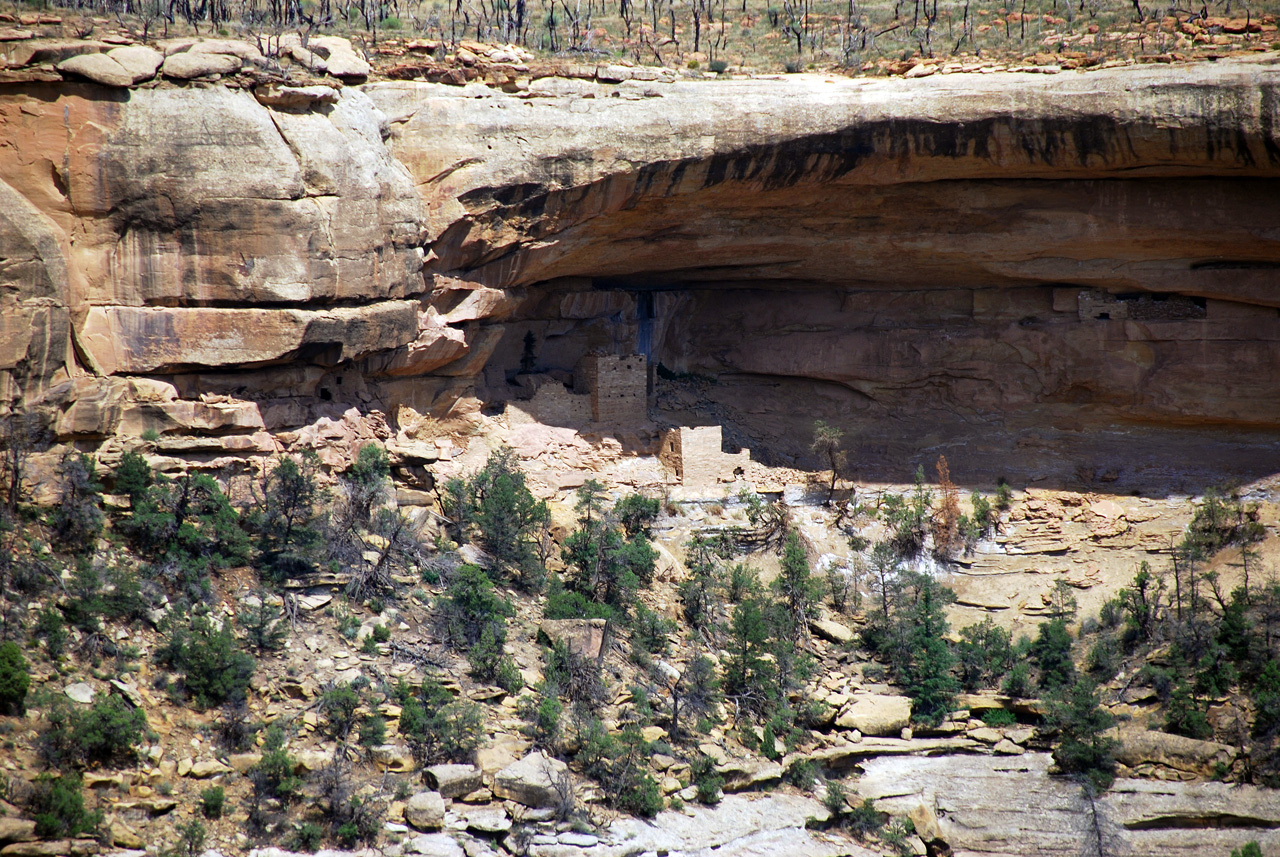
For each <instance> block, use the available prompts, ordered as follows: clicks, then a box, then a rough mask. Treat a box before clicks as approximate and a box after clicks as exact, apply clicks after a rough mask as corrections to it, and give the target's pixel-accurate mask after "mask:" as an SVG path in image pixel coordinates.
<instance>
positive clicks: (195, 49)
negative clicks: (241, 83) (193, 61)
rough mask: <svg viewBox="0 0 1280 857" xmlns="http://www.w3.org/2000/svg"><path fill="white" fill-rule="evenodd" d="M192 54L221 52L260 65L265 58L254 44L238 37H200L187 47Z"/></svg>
mask: <svg viewBox="0 0 1280 857" xmlns="http://www.w3.org/2000/svg"><path fill="white" fill-rule="evenodd" d="M187 51H188V52H189V53H193V54H223V55H225V56H233V57H239V58H240V59H242V60H244V61H245V62H247V63H254V64H257V65H262V64H263V63H264V62H266V59H265V58H264V57H263V56H262V51H260V50H258V48H257V47H256V46H255V45H252V44H250V43H249V42H244V41H241V40H239V39H201V40H199V41H196V42H193V43H192V45H191V47H190V48H188V49H187Z"/></svg>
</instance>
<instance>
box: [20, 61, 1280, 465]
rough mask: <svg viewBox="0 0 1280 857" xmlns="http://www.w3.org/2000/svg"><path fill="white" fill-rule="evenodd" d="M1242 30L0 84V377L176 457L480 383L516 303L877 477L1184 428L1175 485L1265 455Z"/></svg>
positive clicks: (1250, 85) (677, 396) (443, 398)
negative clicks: (921, 57) (819, 59)
mask: <svg viewBox="0 0 1280 857" xmlns="http://www.w3.org/2000/svg"><path fill="white" fill-rule="evenodd" d="M1273 62H1274V58H1273V57H1271V56H1270V55H1264V56H1261V57H1259V58H1257V59H1249V60H1230V61H1223V62H1219V63H1216V64H1203V65H1196V66H1186V67H1155V68H1133V69H1110V70H1104V71H1095V72H1089V73H1084V72H1074V73H1064V74H1058V75H1051V76H1050V75H1036V76H1030V75H1019V74H952V75H945V76H944V75H935V76H933V77H930V78H925V79H920V80H891V81H871V80H847V79H839V78H826V77H822V76H817V75H795V76H787V77H783V78H778V79H757V80H742V81H722V82H696V81H676V82H671V81H665V80H664V81H638V80H631V81H626V82H624V83H621V84H605V83H599V82H595V81H583V80H566V79H561V78H554V77H550V78H541V79H537V80H533V81H532V82H531V83H530V84H529V85H528V87H527V89H525V90H524V91H520V92H515V93H507V92H504V91H502V90H501V89H498V88H489V87H486V86H484V85H482V84H478V83H477V84H471V85H468V86H465V87H457V86H446V85H443V84H430V83H411V82H384V83H372V84H368V85H366V86H365V87H363V88H361V89H352V88H346V89H342V90H340V91H339V90H334V89H327V88H325V87H312V88H311V89H310V91H307V92H303V91H301V90H299V92H298V93H296V94H294V95H293V96H291V97H288V98H281V97H280V95H279V93H278V92H277V91H273V90H270V89H268V88H261V89H260V90H259V92H258V97H257V98H255V96H254V95H253V94H252V93H251V92H249V91H246V90H233V89H228V88H223V87H221V86H218V85H216V84H215V85H213V86H203V87H197V86H185V87H174V86H171V85H164V86H158V87H152V88H143V89H132V90H130V89H125V90H120V89H107V88H103V87H95V86H92V85H87V84H86V85H69V84H61V85H52V84H51V85H43V84H37V83H26V84H21V85H11V86H8V87H6V88H5V89H4V90H3V91H0V147H3V157H0V194H2V195H3V196H4V199H5V203H4V205H3V206H0V256H2V257H3V258H4V259H5V266H4V268H3V271H4V273H3V277H4V281H5V283H6V288H5V290H4V293H3V301H4V311H3V313H2V314H0V317H2V318H3V322H0V324H3V331H4V332H3V336H2V337H0V342H2V343H3V353H0V371H2V372H3V375H2V377H3V390H4V396H5V398H6V399H7V400H9V401H13V400H16V399H17V398H19V397H25V398H26V399H27V400H28V401H36V400H40V401H43V402H45V403H46V404H48V405H52V406H54V407H56V408H57V410H58V413H59V419H58V422H57V425H56V431H57V434H58V436H59V437H60V438H62V439H64V440H84V441H90V442H95V443H96V442H100V441H103V440H106V439H110V438H115V437H120V438H127V437H133V436H136V435H138V434H139V433H140V432H142V431H143V430H145V429H147V428H151V429H155V430H157V431H158V432H160V434H161V438H162V442H161V443H160V445H159V451H160V452H162V453H163V452H168V453H171V454H174V455H177V456H178V457H179V458H181V459H184V460H187V461H195V462H197V463H202V464H204V465H206V466H207V465H211V464H213V463H215V462H222V463H225V462H226V461H228V460H230V461H239V460H243V459H244V457H245V456H246V455H248V456H250V457H251V456H253V455H255V454H262V453H266V452H271V451H274V450H275V449H276V448H277V447H278V446H279V445H281V444H284V445H288V444H291V443H294V442H296V441H297V439H298V437H299V435H298V434H297V432H298V431H299V430H301V429H305V428H306V427H308V426H314V425H315V424H316V421H317V420H320V419H331V420H332V419H338V418H339V417H340V416H341V415H342V413H344V412H345V411H347V410H348V409H350V408H352V407H355V408H357V409H358V411H360V412H362V413H368V412H373V411H377V412H381V413H383V414H385V415H386V426H385V432H384V433H386V434H390V433H392V432H395V431H397V430H401V429H403V428H404V427H405V426H407V425H410V424H414V423H415V420H416V417H415V415H416V414H423V415H428V416H432V417H436V418H440V417H445V416H448V415H454V416H457V415H459V414H465V413H466V412H468V411H471V410H474V409H475V408H476V407H477V406H478V404H479V402H478V400H476V399H475V398H473V397H474V396H475V395H476V394H477V393H478V394H479V396H480V398H481V399H484V400H488V401H501V400H503V399H506V398H511V397H512V396H514V395H516V394H517V391H516V389H515V388H513V387H511V386H509V385H508V383H507V381H508V378H509V376H510V375H511V373H513V372H514V371H515V370H516V369H517V368H518V366H519V360H520V356H521V346H522V342H523V338H524V335H525V333H527V332H532V333H533V334H534V337H535V340H536V341H537V356H538V360H539V368H540V369H561V370H567V369H571V368H572V366H573V364H574V362H575V360H576V359H577V358H578V357H579V356H581V354H582V353H583V352H584V351H585V350H587V349H588V348H591V347H600V346H605V347H610V348H613V349H615V350H616V349H619V348H625V349H633V348H637V347H643V348H645V349H646V350H647V351H648V352H649V356H650V358H651V361H652V362H654V363H661V364H663V365H664V366H665V367H666V368H667V369H669V370H672V371H674V372H689V373H698V374H704V375H710V376H714V377H715V378H717V379H718V381H719V383H718V384H717V385H715V386H713V387H711V388H707V389H703V390H701V391H699V392H697V393H696V394H694V393H691V392H690V391H689V390H684V389H674V390H666V391H665V392H666V393H667V394H669V395H666V397H665V398H663V399H660V404H663V405H664V406H665V407H666V408H667V409H668V410H669V412H670V414H671V415H672V417H673V418H676V419H684V418H689V417H690V416H692V417H693V418H697V416H698V415H699V414H701V415H703V416H706V415H707V414H711V415H713V416H715V417H718V418H719V419H721V420H724V421H727V422H728V423H729V424H730V425H731V427H733V429H734V430H735V431H737V432H738V434H737V436H738V437H741V438H743V439H746V440H750V441H752V443H751V445H752V446H753V447H757V448H761V449H763V450H774V451H775V453H776V455H777V456H779V458H781V459H786V457H787V456H792V455H795V454H797V453H800V452H802V450H803V446H804V442H803V441H804V438H806V437H807V428H808V424H809V423H810V422H811V421H812V419H813V417H814V416H827V417H829V418H834V419H838V420H841V421H842V422H844V423H845V424H847V425H850V426H851V428H853V429H855V430H860V431H862V432H863V441H862V448H861V449H860V450H859V457H860V458H861V459H863V460H865V461H866V462H867V466H868V467H869V468H873V469H874V468H875V467H877V466H880V465H883V467H884V472H885V473H889V472H893V473H895V474H898V475H900V474H901V472H902V469H903V467H904V466H905V463H906V462H910V461H913V460H914V459H913V456H914V455H915V454H916V453H917V452H918V451H919V450H920V449H921V448H925V447H943V448H947V449H948V451H949V455H951V456H953V461H957V460H958V461H959V462H960V466H961V470H960V472H959V474H958V475H959V476H960V477H961V478H962V479H979V478H983V477H986V478H989V477H990V476H992V475H994V474H992V473H991V472H990V469H991V468H994V467H997V466H998V465H999V463H1000V459H1001V458H1002V457H1003V456H1004V453H1005V451H1007V449H1008V446H1009V444H1011V443H1017V444H1020V445H1021V446H1022V448H1023V449H1024V450H1026V452H1027V455H1026V457H1025V461H1024V462H1023V463H1022V464H1020V465H1017V467H1020V468H1021V471H1020V474H1021V475H1023V476H1025V477H1027V478H1035V477H1037V476H1040V477H1043V476H1046V475H1048V476H1051V477H1053V478H1055V479H1058V480H1063V481H1069V480H1070V479H1074V478H1076V477H1077V476H1079V477H1080V478H1082V479H1084V481H1086V482H1088V481H1091V480H1094V479H1105V480H1108V481H1111V482H1114V481H1116V480H1119V481H1120V482H1121V486H1120V487H1125V486H1127V487H1130V488H1133V487H1143V486H1144V485H1148V484H1151V483H1152V482H1153V481H1159V480H1161V479H1162V478H1164V476H1165V475H1167V474H1164V473H1163V471H1162V470H1161V467H1162V465H1161V463H1160V462H1159V461H1158V460H1156V459H1155V458H1153V457H1151V456H1146V455H1145V453H1144V452H1143V450H1146V449H1149V448H1150V447H1151V446H1152V445H1155V444H1157V443H1158V444H1160V445H1163V446H1165V447H1166V448H1168V449H1171V450H1174V451H1175V452H1177V451H1178V450H1180V449H1182V450H1185V449H1190V448H1195V449H1199V450H1201V453H1200V454H1199V455H1198V456H1197V457H1198V459H1199V461H1198V462H1197V463H1198V464H1202V465H1203V467H1202V472H1199V473H1197V472H1194V471H1195V467H1192V468H1191V469H1192V471H1193V472H1192V473H1191V475H1190V476H1189V478H1191V479H1192V480H1193V481H1194V480H1195V479H1196V478H1199V477H1200V476H1203V477H1204V478H1206V479H1207V478H1209V476H1210V474H1211V473H1216V474H1219V475H1221V473H1223V472H1237V475H1243V476H1248V475H1257V474H1258V473H1260V472H1273V471H1274V467H1273V466H1272V465H1273V464H1275V462H1274V461H1272V460H1271V458H1272V457H1273V455H1274V453H1273V452H1270V451H1269V448H1270V446H1269V440H1270V439H1271V437H1272V436H1273V435H1272V434H1271V433H1272V432H1273V431H1274V430H1275V428H1276V427H1277V424H1278V423H1280V400H1277V398H1276V393H1275V390H1274V385H1272V384H1271V383H1270V380H1269V379H1270V377H1271V376H1272V375H1273V374H1274V372H1275V371H1276V361H1277V359H1278V354H1280V352H1278V351H1277V346H1276V338H1277V325H1280V318H1278V315H1277V309H1276V308H1277V307H1278V306H1280V297H1278V295H1280V292H1276V290H1275V289H1274V288H1273V285H1274V282H1275V272H1276V270H1278V269H1280V268H1278V267H1277V266H1280V239H1277V237H1276V236H1277V234H1278V233H1277V229H1278V228H1280V222H1278V218H1280V206H1277V204H1276V200H1277V199H1278V198H1280V194H1278V193H1277V188H1280V184H1277V177H1280V140H1278V138H1277V133H1278V132H1277V130H1276V128H1277V117H1278V114H1280V106H1278V105H1280V100H1278V99H1277V82H1278V81H1280V72H1278V71H1277V70H1276V66H1275V65H1274V64H1273ZM660 392H664V391H660ZM890 417H892V418H895V419H900V420H904V421H905V422H904V423H902V425H903V426H911V425H913V424H915V425H918V426H921V427H920V428H918V429H906V428H904V429H903V430H900V431H894V432H888V433H885V432H881V431H879V430H877V429H876V428H875V427H876V426H878V425H882V424H883V423H882V421H883V420H884V419H886V418H890ZM192 434H196V435H207V436H209V437H208V438H207V439H206V440H205V441H201V442H199V443H194V444H193V443H192V441H191V440H190V438H189V436H190V435H192ZM873 435H874V436H873ZM301 436H303V437H305V436H307V434H306V432H303V433H302V435H301ZM181 438H185V439H181ZM1134 438H1137V440H1134ZM180 439H181V440H180ZM113 443H118V442H113ZM1064 450H1065V451H1066V457H1070V458H1077V457H1087V458H1088V459H1089V461H1088V462H1086V464H1084V465H1080V464H1079V463H1078V462H1072V463H1070V464H1064V463H1062V461H1061V459H1062V458H1063V457H1064V456H1063V452H1064ZM1144 456H1145V457H1144ZM1081 467H1084V469H1085V471H1087V472H1086V473H1084V475H1083V476H1082V475H1081V474H1080V473H1078V472H1077V471H1079V470H1080V468H1081ZM1268 468H1270V469H1268Z"/></svg>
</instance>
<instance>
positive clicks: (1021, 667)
mask: <svg viewBox="0 0 1280 857" xmlns="http://www.w3.org/2000/svg"><path fill="white" fill-rule="evenodd" d="M1001 690H1003V691H1004V693H1005V695H1006V696H1012V697H1015V698H1017V699H1025V698H1026V697H1029V696H1031V695H1032V693H1034V692H1035V691H1034V689H1033V687H1032V684H1031V667H1030V666H1029V665H1028V664H1027V662H1026V661H1018V662H1017V663H1015V664H1014V665H1013V669H1011V670H1009V676H1008V677H1007V678H1006V679H1005V680H1004V684H1003V685H1002V686H1001Z"/></svg>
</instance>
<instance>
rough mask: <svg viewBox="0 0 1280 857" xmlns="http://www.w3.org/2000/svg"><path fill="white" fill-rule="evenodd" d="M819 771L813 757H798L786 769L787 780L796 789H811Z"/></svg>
mask: <svg viewBox="0 0 1280 857" xmlns="http://www.w3.org/2000/svg"><path fill="white" fill-rule="evenodd" d="M820 773H821V769H820V768H819V767H818V763H817V762H815V761H814V760H813V759H800V760H799V761H797V762H796V763H795V764H793V765H792V766H791V769H790V770H788V771H787V782H789V783H791V785H793V786H795V787H796V788H798V789H803V790H804V791H807V792H808V791H813V784H814V783H815V782H816V781H817V779H818V776H819V774H820Z"/></svg>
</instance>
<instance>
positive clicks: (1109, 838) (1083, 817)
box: [858, 753, 1280, 857]
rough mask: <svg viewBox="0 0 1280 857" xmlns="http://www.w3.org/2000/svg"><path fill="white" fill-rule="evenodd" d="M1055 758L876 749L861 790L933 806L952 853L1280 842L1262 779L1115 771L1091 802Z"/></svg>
mask: <svg viewBox="0 0 1280 857" xmlns="http://www.w3.org/2000/svg"><path fill="white" fill-rule="evenodd" d="M1049 764H1050V760H1049V757H1048V755H1047V754H1044V753H1025V754H1023V755H1020V756H1014V757H1006V758H1001V757H998V756H937V757H932V758H923V757H919V756H903V757H898V758H878V759H871V760H868V761H867V762H865V763H864V765H863V767H864V775H863V776H862V777H861V778H860V779H859V781H858V793H859V795H861V796H862V797H869V798H872V799H874V800H875V801H876V803H877V806H878V807H880V808H882V809H885V810H888V811H891V812H893V813H895V814H904V815H905V814H908V813H913V812H916V813H920V812H924V813H927V814H932V815H934V816H936V817H937V832H936V835H937V836H938V838H940V839H941V840H942V841H944V842H946V844H947V845H948V846H949V847H950V848H951V853H952V854H954V855H955V857H968V855H979V854H982V855H990V854H1011V855H1012V854H1018V855H1024V854H1040V855H1054V854H1062V855H1067V854H1071V855H1076V854H1081V853H1105V854H1112V853H1117V854H1118V853H1133V854H1188V855H1190V854H1214V853H1227V852H1229V851H1230V850H1231V849H1232V848H1237V847H1239V845H1240V843H1242V842H1246V841H1248V840H1251V839H1254V840H1257V841H1258V842H1259V843H1261V845H1262V847H1263V849H1264V851H1265V850H1266V849H1267V848H1268V847H1274V845H1275V844H1280V834H1278V833H1277V832H1276V828H1277V822H1278V821H1280V819H1278V818H1277V805H1276V801H1275V799H1274V794H1273V793H1272V792H1270V791H1268V790H1266V789H1259V788H1256V787H1254V786H1241V785H1227V784H1225V783H1203V782H1202V783H1167V782H1150V781H1146V780H1118V781H1117V782H1116V784H1115V786H1114V787H1113V788H1112V789H1111V790H1109V791H1108V792H1106V793H1105V794H1103V795H1101V796H1100V797H1098V799H1097V800H1096V802H1094V803H1093V805H1092V806H1091V805H1090V802H1089V800H1088V799H1087V798H1086V797H1085V796H1084V795H1083V793H1082V791H1081V788H1080V786H1079V785H1077V784H1075V783H1073V782H1071V781H1070V780H1067V779H1065V778H1061V777H1055V776H1050V775H1049V774H1048V770H1049ZM920 807H923V808H924V809H923V810H921V809H920ZM1095 812H1096V821H1097V823H1096V825H1095V823H1094V822H1095ZM1099 837H1101V842H1100V843H1099ZM1099 844H1100V845H1101V848H1100V849H1099V847H1098V846H1099Z"/></svg>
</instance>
